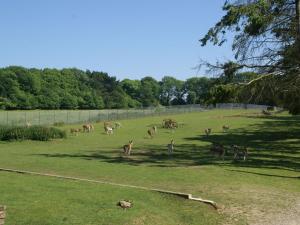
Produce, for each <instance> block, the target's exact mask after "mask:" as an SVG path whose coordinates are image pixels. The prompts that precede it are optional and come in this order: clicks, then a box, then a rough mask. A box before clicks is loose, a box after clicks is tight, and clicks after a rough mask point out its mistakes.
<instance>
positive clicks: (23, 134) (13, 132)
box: [0, 126, 66, 141]
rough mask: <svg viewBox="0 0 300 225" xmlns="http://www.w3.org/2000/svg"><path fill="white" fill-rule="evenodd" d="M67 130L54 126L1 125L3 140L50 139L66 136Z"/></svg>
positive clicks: (0, 134) (0, 136)
mask: <svg viewBox="0 0 300 225" xmlns="http://www.w3.org/2000/svg"><path fill="white" fill-rule="evenodd" d="M65 137H66V132H65V131H62V130H60V129H57V128H54V127H44V126H32V127H18V126H15V127H5V126H2V127H0V140H1V141H16V140H36V141H48V140H50V139H57V138H65Z"/></svg>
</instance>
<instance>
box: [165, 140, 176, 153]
mask: <svg viewBox="0 0 300 225" xmlns="http://www.w3.org/2000/svg"><path fill="white" fill-rule="evenodd" d="M167 147H168V153H169V154H172V153H173V150H174V140H173V139H172V140H171V143H170V144H168V145H167Z"/></svg>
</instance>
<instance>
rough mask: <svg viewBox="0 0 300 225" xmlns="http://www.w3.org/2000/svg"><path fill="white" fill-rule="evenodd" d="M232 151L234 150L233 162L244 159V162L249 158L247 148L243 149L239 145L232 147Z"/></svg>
mask: <svg viewBox="0 0 300 225" xmlns="http://www.w3.org/2000/svg"><path fill="white" fill-rule="evenodd" d="M231 149H232V150H233V160H236V159H237V158H240V157H242V158H243V160H244V161H246V159H247V158H248V149H247V147H245V146H244V147H241V146H237V145H231Z"/></svg>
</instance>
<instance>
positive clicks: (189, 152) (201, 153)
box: [35, 144, 227, 167]
mask: <svg viewBox="0 0 300 225" xmlns="http://www.w3.org/2000/svg"><path fill="white" fill-rule="evenodd" d="M35 155H39V156H44V157H55V158H81V159H85V160H99V161H104V162H107V163H118V164H128V165H133V166H139V165H143V166H155V167H183V166H199V165H209V164H223V165H224V164H226V163H227V162H226V160H224V161H223V160H222V159H221V158H219V157H216V156H214V155H212V154H210V153H209V147H207V146H201V147H200V146H197V145H195V144H182V145H176V146H175V150H174V152H173V153H172V154H168V152H167V146H158V145H147V146H143V148H134V149H133V150H132V152H131V155H130V156H128V155H125V154H124V153H123V152H122V151H121V148H120V149H111V150H105V151H103V150H97V151H90V152H89V153H87V154H35Z"/></svg>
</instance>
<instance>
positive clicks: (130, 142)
mask: <svg viewBox="0 0 300 225" xmlns="http://www.w3.org/2000/svg"><path fill="white" fill-rule="evenodd" d="M132 145H133V140H131V141H129V143H128V144H127V145H124V146H123V151H124V153H125V154H126V155H130V152H131V149H132Z"/></svg>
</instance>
